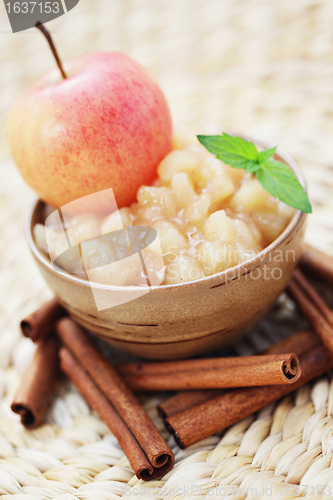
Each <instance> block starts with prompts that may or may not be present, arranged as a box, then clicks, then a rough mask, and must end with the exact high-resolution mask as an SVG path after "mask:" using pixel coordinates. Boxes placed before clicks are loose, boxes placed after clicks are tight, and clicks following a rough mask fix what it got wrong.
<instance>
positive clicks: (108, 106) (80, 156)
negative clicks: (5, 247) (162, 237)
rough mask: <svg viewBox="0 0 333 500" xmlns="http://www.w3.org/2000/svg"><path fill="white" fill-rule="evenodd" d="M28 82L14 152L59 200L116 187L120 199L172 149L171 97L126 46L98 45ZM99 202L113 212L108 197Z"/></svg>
mask: <svg viewBox="0 0 333 500" xmlns="http://www.w3.org/2000/svg"><path fill="white" fill-rule="evenodd" d="M64 69H65V71H66V73H67V75H68V77H67V78H66V79H62V78H61V74H60V71H59V70H58V69H54V70H53V71H51V72H49V73H48V74H46V75H45V76H44V77H42V78H41V79H40V80H39V81H37V82H36V83H35V84H34V85H33V86H32V87H30V88H29V89H27V90H26V91H25V92H24V93H23V94H22V95H21V96H20V97H19V99H18V100H17V102H16V104H15V105H14V107H13V110H12V112H11V115H10V118H9V124H8V140H9V145H10V149H11V153H12V156H13V158H14V160H15V162H16V165H17V167H18V169H19V171H20V172H21V174H22V176H23V177H24V179H25V180H26V182H27V183H28V184H29V185H30V186H31V187H32V188H33V189H34V190H35V191H36V192H37V193H38V195H39V196H40V198H41V199H42V200H44V201H45V202H47V203H49V204H50V205H53V206H55V207H61V206H62V205H64V204H66V203H68V202H70V201H73V200H75V199H77V198H80V197H82V196H85V195H88V194H91V193H95V192H97V191H101V190H103V189H107V188H112V189H113V192H114V194H115V198H116V201H117V204H118V207H121V206H125V205H129V204H130V203H131V202H133V201H134V200H135V195H136V191H137V189H138V188H139V186H140V185H141V184H149V183H151V182H152V181H153V179H154V178H155V177H156V168H157V165H158V163H159V162H160V161H161V160H162V158H163V157H164V156H165V155H166V154H167V153H168V152H169V151H170V150H171V139H172V137H171V136H172V126H171V118H170V112H169V108H168V105H167V102H166V99H165V97H164V95H163V93H162V91H161V89H160V87H159V86H158V84H157V83H156V82H155V80H154V79H153V78H152V77H151V75H150V74H149V73H148V71H147V70H146V69H144V68H143V67H142V66H140V65H139V64H138V63H137V62H135V61H134V60H133V59H131V58H130V57H128V56H126V55H125V54H121V53H118V52H110V53H92V54H87V55H83V56H80V57H78V58H76V59H73V60H72V61H70V62H68V63H67V64H65V66H64ZM90 209H91V210H95V211H98V212H106V211H108V210H109V209H110V206H109V203H108V199H105V200H104V202H103V203H102V204H100V203H99V206H97V207H90Z"/></svg>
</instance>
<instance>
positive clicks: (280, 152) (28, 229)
mask: <svg viewBox="0 0 333 500" xmlns="http://www.w3.org/2000/svg"><path fill="white" fill-rule="evenodd" d="M245 138H246V139H248V140H252V142H255V143H256V144H257V145H258V146H260V147H263V148H265V149H268V148H271V147H273V146H272V144H269V143H266V142H264V141H258V140H254V139H253V138H249V137H248V136H246V137H245ZM275 154H276V155H277V156H278V157H280V159H282V160H283V161H284V163H286V164H287V165H288V166H289V167H290V168H291V169H292V171H293V172H294V173H295V174H296V176H297V179H298V181H299V182H300V184H301V185H302V186H303V187H304V189H305V190H306V182H305V178H304V176H303V173H302V170H301V168H300V167H299V165H298V163H297V162H296V161H295V160H294V158H293V157H292V156H291V155H290V154H289V153H287V152H286V151H285V150H284V149H283V148H281V147H277V149H276V152H275ZM39 205H41V206H42V205H45V204H44V202H43V201H42V200H40V199H38V200H37V201H36V202H35V203H34V205H33V207H32V209H31V210H30V213H29V215H28V216H27V218H26V224H25V233H26V238H27V241H28V244H29V247H30V250H31V252H32V253H33V255H34V257H35V258H36V259H37V260H38V261H39V262H40V263H41V264H42V265H43V266H44V267H45V268H47V269H48V270H49V271H51V272H52V273H54V274H56V275H58V276H59V275H60V276H61V278H62V279H65V280H66V281H69V282H73V283H76V284H78V285H81V286H85V287H88V288H92V287H93V288H97V289H101V290H110V291H118V292H120V291H121V292H125V291H128V292H133V291H135V292H138V290H139V289H140V288H142V289H145V287H144V288H143V287H141V286H134V285H105V284H103V283H97V282H90V281H88V280H86V279H84V278H79V277H78V276H74V275H73V274H70V273H68V272H67V271H64V270H63V269H61V268H56V269H55V268H54V267H53V266H52V264H51V262H50V261H49V259H48V258H47V257H46V256H45V255H44V253H43V252H42V251H41V250H39V248H38V247H37V245H36V243H35V241H34V236H33V226H32V220H33V216H34V214H35V212H36V210H37V209H38V208H39ZM305 217H306V214H305V213H303V212H301V211H300V210H296V212H295V214H294V215H293V217H292V218H291V220H290V222H289V224H288V225H287V227H286V228H285V229H284V230H283V231H282V233H281V234H279V236H278V237H277V238H276V239H275V240H274V241H273V242H272V243H270V244H269V245H268V246H267V247H265V248H264V249H263V250H261V251H260V252H259V253H258V254H256V255H255V256H254V257H252V258H251V259H249V260H247V261H245V262H242V263H240V264H237V265H236V266H233V267H230V268H228V269H225V270H224V271H220V272H219V273H215V274H212V275H210V276H205V277H204V278H200V279H197V280H193V281H185V282H184V283H175V284H171V285H151V286H148V288H149V291H158V290H169V289H177V288H184V287H189V286H193V285H194V284H197V283H205V282H208V281H210V280H215V279H216V278H223V277H226V281H227V277H228V274H231V273H233V274H234V273H235V272H237V273H238V274H237V275H238V276H241V274H239V273H240V270H241V269H244V270H246V269H247V268H248V267H249V266H251V264H254V263H255V262H256V261H257V260H258V259H259V260H261V259H262V258H263V257H264V256H265V255H267V254H268V253H270V252H271V251H272V250H274V248H276V247H278V246H279V245H280V244H281V243H282V242H283V241H285V240H286V239H287V238H288V237H289V236H290V234H291V233H292V232H293V230H294V229H295V228H296V227H297V226H298V224H299V223H300V222H301V220H302V219H303V218H305Z"/></svg>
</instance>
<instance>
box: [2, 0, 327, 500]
mask: <svg viewBox="0 0 333 500" xmlns="http://www.w3.org/2000/svg"><path fill="white" fill-rule="evenodd" d="M332 25H333V3H332V2H331V1H330V0H326V1H325V0H317V1H315V0H293V1H290V0H279V1H275V2H274V1H272V0H205V1H202V0H80V3H79V5H78V6H77V7H76V8H75V9H73V11H71V12H70V13H68V14H66V16H64V17H62V18H59V19H58V20H55V21H53V22H52V23H49V27H50V28H51V30H52V32H53V36H54V39H55V41H56V44H57V46H58V48H59V51H60V53H61V55H62V58H63V59H64V60H66V59H69V58H71V57H74V56H76V55H78V54H81V53H83V52H86V51H105V50H120V51H125V52H127V53H128V54H130V55H131V56H133V57H134V58H136V59H137V60H138V61H139V62H141V63H142V64H144V65H145V66H147V67H149V68H150V69H151V71H152V72H153V73H154V74H155V76H156V77H157V78H158V80H159V81H160V83H161V85H162V87H163V89H164V91H165V93H166V95H167V98H168V100H169V103H170V106H171V109H172V114H173V117H174V120H175V121H176V122H184V123H185V124H189V126H191V127H192V128H193V129H194V131H195V132H197V133H199V132H200V131H201V130H203V127H204V126H205V124H207V123H214V124H217V125H218V126H219V127H220V129H221V131H222V130H234V131H238V132H243V133H247V134H251V135H252V136H255V137H258V138H260V139H265V140H268V141H270V142H272V143H274V145H276V144H278V145H280V146H282V147H284V148H285V149H286V150H288V151H289V152H290V153H291V154H292V155H294V156H295V157H296V159H298V161H299V162H300V163H301V165H302V167H303V168H304V170H305V173H306V177H307V179H308V184H309V191H310V195H311V198H312V201H313V204H314V209H315V210H314V215H313V216H311V217H309V226H308V233H307V239H308V240H309V241H311V242H312V243H313V244H315V245H316V246H318V247H321V248H322V249H325V250H326V251H328V252H332V251H333V245H332V243H333V217H332V209H333V169H332V165H333V147H332V137H333V33H332ZM53 64H54V63H53V59H52V56H51V54H50V53H49V50H48V48H47V46H46V43H45V41H44V40H43V39H42V38H41V35H40V34H39V33H38V32H37V31H36V32H34V31H33V30H29V31H27V32H23V33H18V34H15V35H13V34H11V32H10V28H9V23H8V20H7V18H6V13H5V9H4V6H3V4H1V5H0V88H1V98H0V144H1V149H0V160H1V161H0V220H1V229H0V231H1V232H0V241H1V243H2V245H1V247H0V266H1V274H0V289H1V301H0V397H1V399H0V495H3V496H2V497H1V498H7V495H12V498H17V499H20V498H24V500H30V499H31V500H32V499H36V498H41V499H51V498H52V499H53V498H57V499H62V500H75V499H81V500H84V499H86V498H87V499H91V500H94V499H95V498H96V499H97V498H98V499H101V500H103V499H112V500H117V499H118V498H119V497H120V496H122V495H123V494H125V497H124V498H126V496H128V491H127V490H126V488H127V486H126V485H127V484H129V485H131V486H137V480H136V479H135V478H134V477H133V472H132V471H131V469H130V468H129V465H128V462H127V460H126V458H125V457H124V455H123V453H122V451H121V450H120V448H119V446H118V444H117V443H116V441H115V439H114V438H113V437H112V435H110V433H109V431H108V429H106V428H105V426H104V424H102V423H101V422H100V420H99V419H98V418H97V417H96V416H95V415H94V414H92V413H91V412H90V410H89V408H88V407H87V405H86V403H85V402H84V400H83V399H82V398H81V396H80V395H79V394H78V393H77V392H76V391H75V390H74V389H73V387H72V386H70V385H68V386H65V387H64V386H62V387H61V388H60V393H59V395H58V397H57V399H56V400H55V403H54V405H53V407H52V409H51V412H50V415H49V419H48V420H49V424H48V425H46V426H44V427H42V428H41V429H39V430H37V431H34V432H27V431H25V430H24V429H23V428H22V427H21V426H20V424H19V422H18V419H17V417H16V416H15V415H13V414H12V413H11V411H10V403H11V400H12V397H13V393H14V392H15V389H16V387H17V384H18V382H19V379H20V376H21V374H22V373H23V371H24V369H25V367H26V366H27V364H28V362H29V360H30V359H31V356H32V355H33V352H34V346H33V345H32V343H31V342H30V341H29V340H27V339H23V338H22V337H21V334H20V332H19V329H18V322H19V320H20V319H21V317H22V316H24V315H25V314H26V313H28V312H30V311H31V310H32V309H34V308H35V307H37V306H38V305H39V304H40V303H41V302H42V301H44V300H45V299H46V298H48V297H49V296H50V295H51V294H50V291H49V290H47V288H46V286H45V285H44V283H43V281H42V279H41V277H40V276H39V275H38V274H37V271H36V268H35V266H34V264H33V262H32V259H31V257H30V255H29V252H28V249H27V245H26V243H25V240H24V235H23V221H24V217H25V216H26V214H27V212H28V210H29V207H30V205H31V203H32V201H33V199H34V194H33V193H32V191H31V190H30V189H29V188H28V187H27V186H26V185H25V184H24V182H23V180H22V179H21V178H20V176H19V174H18V173H17V172H16V170H15V168H14V166H13V163H12V162H11V160H10V159H9V155H8V149H7V145H6V141H5V124H6V119H7V116H8V112H9V109H10V107H11V105H12V103H13V101H14V99H15V97H16V96H17V95H18V94H19V92H21V91H22V90H23V89H24V88H25V87H26V86H27V85H29V83H31V82H32V81H33V80H35V79H36V78H37V77H38V76H39V75H40V74H42V73H43V72H45V71H46V70H47V69H49V68H51V67H53ZM17 140H18V141H19V140H20V138H19V137H18V138H17ZM272 319H273V320H276V319H278V320H279V321H280V322H281V321H283V322H284V323H283V324H284V325H287V326H286V328H281V323H278V324H277V325H275V326H273V325H272ZM290 326H291V327H293V328H295V320H294V312H293V308H292V304H290V303H288V302H287V303H286V302H283V304H282V306H280V307H279V308H278V309H277V310H276V311H274V312H273V313H272V315H271V319H270V320H268V319H264V320H263V321H262V322H261V323H260V325H259V327H258V328H256V329H255V331H253V332H252V334H251V335H250V341H244V342H242V343H240V344H239V345H238V346H237V351H238V352H239V353H240V354H246V353H249V352H253V350H254V349H255V348H257V349H258V348H259V347H260V346H263V344H264V343H265V342H266V343H267V342H269V341H270V342H271V341H273V340H277V339H278V338H279V336H281V334H285V333H286V331H287V330H288V328H289V327H290ZM281 332H282V333H281ZM155 405H156V401H155V400H153V399H148V400H147V401H146V408H147V410H148V411H149V412H150V413H151V414H152V416H153V417H154V418H155V419H156V422H157V425H158V426H159V427H160V428H161V429H162V428H163V426H162V424H161V422H160V421H158V419H157V417H156V411H155ZM332 414H333V385H332V384H331V382H330V379H329V377H324V378H322V379H320V380H318V381H316V383H315V384H314V385H312V386H306V387H304V388H303V389H301V390H299V391H298V392H297V394H296V397H287V398H285V399H284V400H282V401H281V402H280V403H279V404H278V406H277V407H275V406H274V405H273V406H270V407H268V408H266V409H265V410H263V411H262V412H260V413H259V415H257V416H251V417H249V418H247V419H245V420H244V421H243V422H241V423H239V424H237V425H235V426H233V427H232V428H231V429H230V430H228V432H227V433H226V434H225V435H224V436H223V437H222V440H221V436H214V437H212V438H210V439H208V440H206V441H204V442H201V443H199V444H198V445H195V446H194V447H192V448H191V449H188V450H185V451H180V450H179V449H177V447H176V446H175V445H174V444H173V442H172V440H171V441H170V444H171V445H172V446H173V447H174V450H175V452H176V461H177V464H176V467H175V468H174V469H173V470H172V471H171V472H170V473H169V474H168V476H167V477H166V478H164V480H162V481H159V482H158V485H164V484H166V488H168V489H169V496H168V498H178V497H179V498H181V497H182V496H185V498H186V497H187V498H188V497H189V496H190V497H195V498H196V499H198V498H199V497H200V498H204V497H205V491H204V489H202V490H200V488H199V487H200V486H201V487H202V488H209V487H215V486H218V485H221V488H222V489H221V490H220V492H219V493H217V495H218V496H219V498H224V495H223V488H224V487H225V495H226V496H228V495H229V496H230V498H234V499H237V500H239V499H244V498H246V489H247V488H250V487H252V488H256V490H255V492H256V495H254V492H252V493H248V495H247V498H265V488H270V487H271V486H272V485H275V486H274V487H275V488H277V489H276V490H275V496H274V498H282V497H284V496H285V497H286V498H293V496H292V492H291V490H285V485H287V484H296V485H298V484H301V487H302V489H301V493H302V494H307V495H310V496H312V497H313V493H318V491H319V490H317V489H316V487H317V486H318V485H328V486H327V488H328V487H329V486H330V485H332V487H333V466H331V461H332V456H333V455H332V453H333V452H332V436H333V419H332ZM165 435H166V434H165ZM166 437H167V435H166ZM110 465H112V466H113V467H112V468H109V466H110ZM283 485H284V486H283ZM148 486H149V487H152V486H153V485H152V484H150V485H148ZM148 486H147V485H146V486H145V487H146V488H148ZM155 486H156V484H155ZM194 486H196V487H197V488H195V487H194ZM280 486H281V488H282V489H280ZM306 486H308V487H309V488H308V490H306ZM177 487H180V488H184V487H185V488H190V490H189V491H188V490H186V491H187V493H185V495H184V494H183V495H182V494H181V493H180V494H178V495H176V494H174V495H173V494H172V492H171V490H172V488H175V489H177ZM191 487H192V490H191ZM193 487H194V488H193ZM312 487H313V489H312ZM238 488H243V490H242V489H239V490H238ZM263 488H264V489H263ZM244 489H245V490H244ZM236 491H238V493H237V495H236V494H235V492H236ZM325 492H328V489H327V490H325ZM23 495H24V496H23ZM166 496H167V495H166V494H165V492H164V493H163V492H161V493H158V492H157V493H156V495H155V497H156V499H158V500H159V499H162V498H165V497H166ZM266 496H267V495H266ZM326 497H327V496H326ZM209 498H211V495H210V496H207V499H209Z"/></svg>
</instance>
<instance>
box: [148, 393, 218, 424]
mask: <svg viewBox="0 0 333 500" xmlns="http://www.w3.org/2000/svg"><path fill="white" fill-rule="evenodd" d="M223 392H224V391H223V389H212V390H211V391H209V390H206V391H203V390H201V391H182V392H179V393H178V394H176V395H175V396H172V397H171V398H168V399H166V400H165V401H162V403H160V404H159V405H158V406H157V410H158V413H159V415H160V416H161V417H162V418H163V419H166V417H171V415H176V413H181V412H182V411H185V410H188V409H189V408H192V407H193V406H196V405H199V404H201V403H204V402H205V401H209V400H210V399H213V398H216V397H217V396H220V395H221V394H223Z"/></svg>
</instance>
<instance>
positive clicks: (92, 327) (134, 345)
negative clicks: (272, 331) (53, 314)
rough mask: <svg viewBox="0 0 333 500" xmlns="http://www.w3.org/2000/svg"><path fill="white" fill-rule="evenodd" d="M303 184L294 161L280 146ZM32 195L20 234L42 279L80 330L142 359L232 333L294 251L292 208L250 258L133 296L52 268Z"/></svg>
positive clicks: (280, 284) (268, 293) (242, 326)
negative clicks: (102, 300)
mask: <svg viewBox="0 0 333 500" xmlns="http://www.w3.org/2000/svg"><path fill="white" fill-rule="evenodd" d="M265 147H266V145H265ZM276 157H277V159H279V160H280V161H284V162H285V163H287V164H288V165H289V166H290V167H291V168H292V170H293V171H294V172H295V173H296V175H297V177H298V179H299V181H300V182H301V184H302V185H304V179H303V176H302V174H301V171H300V169H299V167H298V165H297V164H296V162H295V161H294V160H293V159H292V158H291V157H290V156H289V155H288V154H286V153H285V152H283V151H281V150H279V151H278V154H277V155H276ZM43 209H44V204H43V203H42V202H41V201H38V202H37V203H36V205H35V206H34V208H33V210H32V213H31V215H30V217H29V218H28V221H27V238H28V242H29V245H30V248H31V251H32V253H33V256H34V258H35V260H36V262H37V265H38V267H39V269H40V271H41V273H42V275H43V276H44V278H45V280H46V282H47V284H48V285H49V286H50V288H51V289H52V290H53V292H54V293H55V295H56V296H57V297H58V299H59V302H60V303H61V304H62V305H63V306H64V307H65V308H66V309H67V311H68V313H69V314H70V316H71V317H72V318H73V319H74V320H75V321H77V323H79V324H81V325H82V326H83V327H85V328H86V329H87V330H89V331H91V332H92V333H94V334H96V335H98V336H99V337H101V338H103V339H105V340H108V341H110V342H112V343H113V344H115V345H117V346H119V347H121V348H123V349H125V350H126V351H128V352H130V353H132V354H134V355H136V356H140V357H143V358H155V359H171V358H181V357H186V356H191V355H194V354H198V353H201V352H203V351H209V350H211V349H212V348H214V347H215V346H218V345H223V344H228V343H230V342H232V341H234V340H235V339H237V338H239V337H240V336H241V335H242V334H243V333H244V332H245V331H246V330H247V329H248V328H249V326H251V325H252V324H253V323H255V322H256V321H257V320H258V319H259V318H260V317H261V316H262V315H263V314H264V313H265V312H266V311H267V310H268V309H269V308H270V307H271V306H272V305H273V304H274V302H275V300H276V298H277V296H278V295H279V293H280V292H281V291H282V290H283V289H284V288H285V287H286V285H287V283H288V281H289V280H290V277H291V275H292V272H293V269H294V267H295V265H296V264H297V261H298V259H299V257H300V253H301V247H302V243H303V237H304V231H305V219H306V216H305V214H303V213H301V212H297V213H296V214H295V215H294V217H293V218H292V220H291V222H290V223H289V225H288V227H287V228H286V229H285V230H284V231H283V233H282V234H281V235H280V236H279V237H278V238H277V239H276V240H275V241H274V242H273V243H272V244H271V245H269V246H268V247H267V248H265V249H264V250H263V251H262V252H260V253H259V254H258V255H257V256H256V257H255V258H253V259H251V260H250V261H248V262H246V263H244V264H239V265H238V266H236V267H234V268H232V269H229V270H226V271H223V272H221V273H218V274H215V275H213V276H209V277H206V278H203V279H200V280H197V281H194V282H190V283H182V284H177V285H167V286H152V287H151V288H150V292H149V293H146V294H144V295H142V296H141V297H139V298H136V299H135V300H131V299H133V297H134V296H135V295H134V294H137V290H138V288H137V287H131V286H129V287H111V286H107V285H101V284H97V283H96V284H94V283H92V284H91V283H89V282H88V281H86V280H84V279H80V278H77V277H75V276H72V275H70V274H68V273H67V272H65V271H61V270H55V269H53V267H52V265H51V263H50V262H49V260H48V259H47V258H46V257H45V255H44V254H43V253H42V252H40V251H39V249H38V248H37V247H36V244H35V241H34V238H33V231H32V229H33V227H34V225H35V224H36V223H37V222H41V223H43V222H44V219H43V213H44V210H43ZM92 287H93V288H94V292H95V293H99V292H100V293H110V295H111V296H116V297H117V299H119V298H120V297H121V299H122V301H123V302H124V303H123V304H122V305H118V306H116V307H111V308H109V309H105V310H102V311H98V310H97V307H96V304H95V300H94V296H93V293H92Z"/></svg>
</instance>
